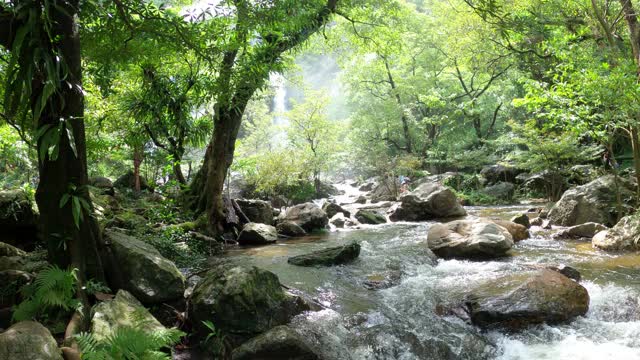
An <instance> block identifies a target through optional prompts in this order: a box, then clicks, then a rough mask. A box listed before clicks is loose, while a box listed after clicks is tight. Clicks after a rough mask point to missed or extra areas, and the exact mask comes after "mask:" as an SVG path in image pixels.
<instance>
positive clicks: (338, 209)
mask: <svg viewBox="0 0 640 360" xmlns="http://www.w3.org/2000/svg"><path fill="white" fill-rule="evenodd" d="M322 210H324V212H325V213H327V216H328V217H329V219H331V218H332V217H334V216H335V215H336V214H337V213H342V214H344V216H345V217H351V213H350V212H349V211H347V210H345V209H344V208H343V207H342V206H340V205H338V204H336V203H333V202H329V201H327V202H326V203H324V205H322Z"/></svg>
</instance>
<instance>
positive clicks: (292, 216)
mask: <svg viewBox="0 0 640 360" xmlns="http://www.w3.org/2000/svg"><path fill="white" fill-rule="evenodd" d="M282 220H283V221H291V222H294V223H295V224H297V225H298V226H300V227H301V228H303V229H304V230H305V231H307V232H311V231H313V230H317V229H324V228H325V227H326V226H327V225H328V224H329V218H328V217H327V214H326V213H325V212H324V211H322V209H320V207H318V205H316V204H314V203H304V204H300V205H296V206H292V207H290V208H288V209H287V211H286V212H285V213H284V217H283V219H282Z"/></svg>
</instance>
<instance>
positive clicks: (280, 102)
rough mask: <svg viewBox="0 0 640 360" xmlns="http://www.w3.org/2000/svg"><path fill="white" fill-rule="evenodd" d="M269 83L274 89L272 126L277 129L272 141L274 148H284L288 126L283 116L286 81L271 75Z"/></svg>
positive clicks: (285, 105)
mask: <svg viewBox="0 0 640 360" xmlns="http://www.w3.org/2000/svg"><path fill="white" fill-rule="evenodd" d="M269 83H270V84H271V86H272V87H273V88H274V89H275V95H274V96H273V110H272V114H273V125H275V126H276V127H278V132H277V134H276V136H275V137H274V139H273V143H274V144H275V145H276V146H280V147H284V145H286V141H287V132H286V130H285V128H286V127H287V126H288V125H289V119H287V118H286V117H285V116H284V113H285V112H286V111H287V103H286V101H287V87H286V84H285V83H286V79H285V78H284V76H282V74H279V73H271V75H270V76H269Z"/></svg>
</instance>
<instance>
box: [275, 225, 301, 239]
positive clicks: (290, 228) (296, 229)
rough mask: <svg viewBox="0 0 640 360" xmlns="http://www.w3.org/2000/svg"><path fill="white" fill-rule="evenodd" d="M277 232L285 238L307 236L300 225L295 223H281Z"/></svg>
mask: <svg viewBox="0 0 640 360" xmlns="http://www.w3.org/2000/svg"><path fill="white" fill-rule="evenodd" d="M276 231H277V232H278V234H282V235H284V236H291V237H298V236H305V235H306V234H307V232H306V231H304V229H303V228H301V227H300V225H298V224H296V223H294V222H293V221H281V222H279V223H278V225H277V226H276Z"/></svg>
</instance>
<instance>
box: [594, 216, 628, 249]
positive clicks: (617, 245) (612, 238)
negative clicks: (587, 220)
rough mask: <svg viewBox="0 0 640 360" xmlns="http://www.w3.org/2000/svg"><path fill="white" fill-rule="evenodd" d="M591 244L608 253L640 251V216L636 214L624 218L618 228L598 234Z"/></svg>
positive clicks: (617, 225)
mask: <svg viewBox="0 0 640 360" xmlns="http://www.w3.org/2000/svg"><path fill="white" fill-rule="evenodd" d="M591 243H592V244H593V246H594V247H597V248H598V249H602V250H607V251H637V250H640V216H638V215H637V214H634V215H630V216H625V217H623V218H622V219H621V220H620V221H619V222H618V223H617V224H616V226H614V227H612V228H611V229H609V230H607V231H601V232H599V233H597V234H596V235H595V236H594V237H593V239H592V240H591Z"/></svg>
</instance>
